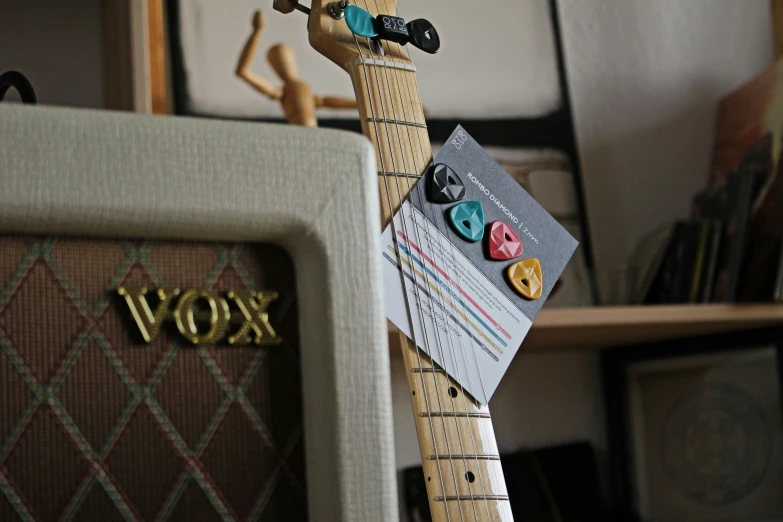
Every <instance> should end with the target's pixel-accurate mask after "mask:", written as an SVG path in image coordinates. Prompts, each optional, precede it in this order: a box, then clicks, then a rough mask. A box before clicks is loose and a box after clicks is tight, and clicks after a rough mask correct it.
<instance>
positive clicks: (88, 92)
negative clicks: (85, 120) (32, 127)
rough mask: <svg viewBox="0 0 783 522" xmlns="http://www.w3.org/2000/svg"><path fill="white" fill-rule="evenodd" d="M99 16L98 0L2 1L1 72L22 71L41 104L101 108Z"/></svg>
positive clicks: (13, 96)
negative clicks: (65, 0)
mask: <svg viewBox="0 0 783 522" xmlns="http://www.w3.org/2000/svg"><path fill="white" fill-rule="evenodd" d="M100 15H101V10H100V0H69V1H67V2H64V1H62V0H25V1H8V0H6V1H3V2H2V6H0V73H3V72H5V71H8V70H18V71H20V72H22V73H23V74H24V75H25V76H27V77H28V78H29V79H30V81H31V82H32V84H33V87H34V88H35V91H36V94H37V95H38V101H39V103H41V104H45V105H71V106H76V107H102V106H103V66H102V60H103V58H102V52H103V49H102V46H101V19H100ZM7 99H8V100H18V97H17V96H16V92H15V91H13V90H11V91H9V94H8V96H7Z"/></svg>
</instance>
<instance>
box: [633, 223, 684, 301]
mask: <svg viewBox="0 0 783 522" xmlns="http://www.w3.org/2000/svg"><path fill="white" fill-rule="evenodd" d="M674 230H675V225H674V224H670V225H666V226H663V227H660V228H658V229H656V230H654V231H652V232H651V233H649V234H647V235H646V236H645V237H643V238H642V239H641V240H640V241H639V243H638V244H637V245H636V248H635V249H634V251H633V254H632V255H631V257H630V258H628V261H627V263H626V266H627V271H628V274H627V276H628V281H627V283H628V288H629V296H628V297H629V304H644V302H645V300H646V299H647V296H648V295H649V293H650V289H651V288H652V286H653V283H654V282H655V279H656V276H657V275H658V272H659V271H660V269H661V265H662V264H663V261H664V259H665V257H666V253H667V251H668V249H669V245H670V244H671V242H672V237H673V236H674Z"/></svg>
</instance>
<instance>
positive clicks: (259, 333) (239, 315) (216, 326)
mask: <svg viewBox="0 0 783 522" xmlns="http://www.w3.org/2000/svg"><path fill="white" fill-rule="evenodd" d="M117 293H118V294H120V295H121V296H122V297H124V298H125V302H126V303H128V308H130V312H131V315H133V319H134V320H135V321H136V324H137V325H138V327H139V331H140V332H141V336H142V337H143V338H144V340H145V341H146V342H148V343H150V342H152V341H153V340H154V339H155V338H156V337H157V336H158V333H159V332H160V327H161V325H162V324H163V321H166V320H173V321H174V322H175V323H176V325H177V329H178V330H179V332H180V333H181V334H182V336H183V337H184V338H185V339H187V340H188V341H190V342H191V343H193V344H212V343H215V342H217V341H219V340H221V339H223V338H224V337H225V336H226V332H228V328H229V325H230V324H232V323H236V324H240V326H239V328H238V329H236V331H234V332H232V333H231V334H230V335H228V337H227V338H226V340H227V341H228V344H233V345H245V344H250V343H251V342H253V343H255V344H278V343H280V341H281V339H280V338H279V337H277V334H275V330H274V328H272V325H271V324H269V315H268V314H267V312H266V309H267V308H268V307H269V304H270V303H271V302H272V301H274V300H275V299H277V295H278V294H277V292H274V291H270V290H264V291H262V292H254V291H234V290H232V291H230V292H228V293H227V294H226V296H225V298H224V297H222V296H220V295H219V294H217V293H216V292H210V291H208V290H195V289H194V290H187V291H185V292H184V293H182V294H181V295H180V290H179V289H178V288H174V289H164V288H161V289H159V290H157V291H156V292H155V294H156V296H157V301H158V302H157V304H156V306H155V309H154V310H153V309H152V308H151V307H150V303H149V301H147V289H146V288H126V287H122V286H121V287H119V288H118V289H117ZM177 298H179V300H178V301H177ZM175 301H177V302H176V305H175V304H174V303H175ZM231 305H233V306H231ZM172 307H173V310H172ZM232 309H233V310H232ZM199 324H201V325H203V326H204V327H202V328H201V329H199ZM205 327H208V328H205Z"/></svg>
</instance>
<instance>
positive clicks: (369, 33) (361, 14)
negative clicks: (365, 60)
mask: <svg viewBox="0 0 783 522" xmlns="http://www.w3.org/2000/svg"><path fill="white" fill-rule="evenodd" d="M345 23H347V24H348V28H349V29H350V30H351V31H353V33H354V34H355V35H356V36H363V37H364V38H375V37H376V36H378V31H376V30H375V18H373V16H372V15H371V14H370V13H368V12H367V11H365V10H364V9H362V8H361V7H356V6H355V5H349V6H348V7H346V8H345Z"/></svg>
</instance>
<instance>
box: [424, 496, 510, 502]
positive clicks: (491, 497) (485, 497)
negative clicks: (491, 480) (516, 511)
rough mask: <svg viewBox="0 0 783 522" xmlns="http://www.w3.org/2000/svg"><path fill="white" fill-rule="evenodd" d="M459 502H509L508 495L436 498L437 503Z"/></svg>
mask: <svg viewBox="0 0 783 522" xmlns="http://www.w3.org/2000/svg"><path fill="white" fill-rule="evenodd" d="M457 500H508V495H455V496H449V497H435V502H453V501H457Z"/></svg>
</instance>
